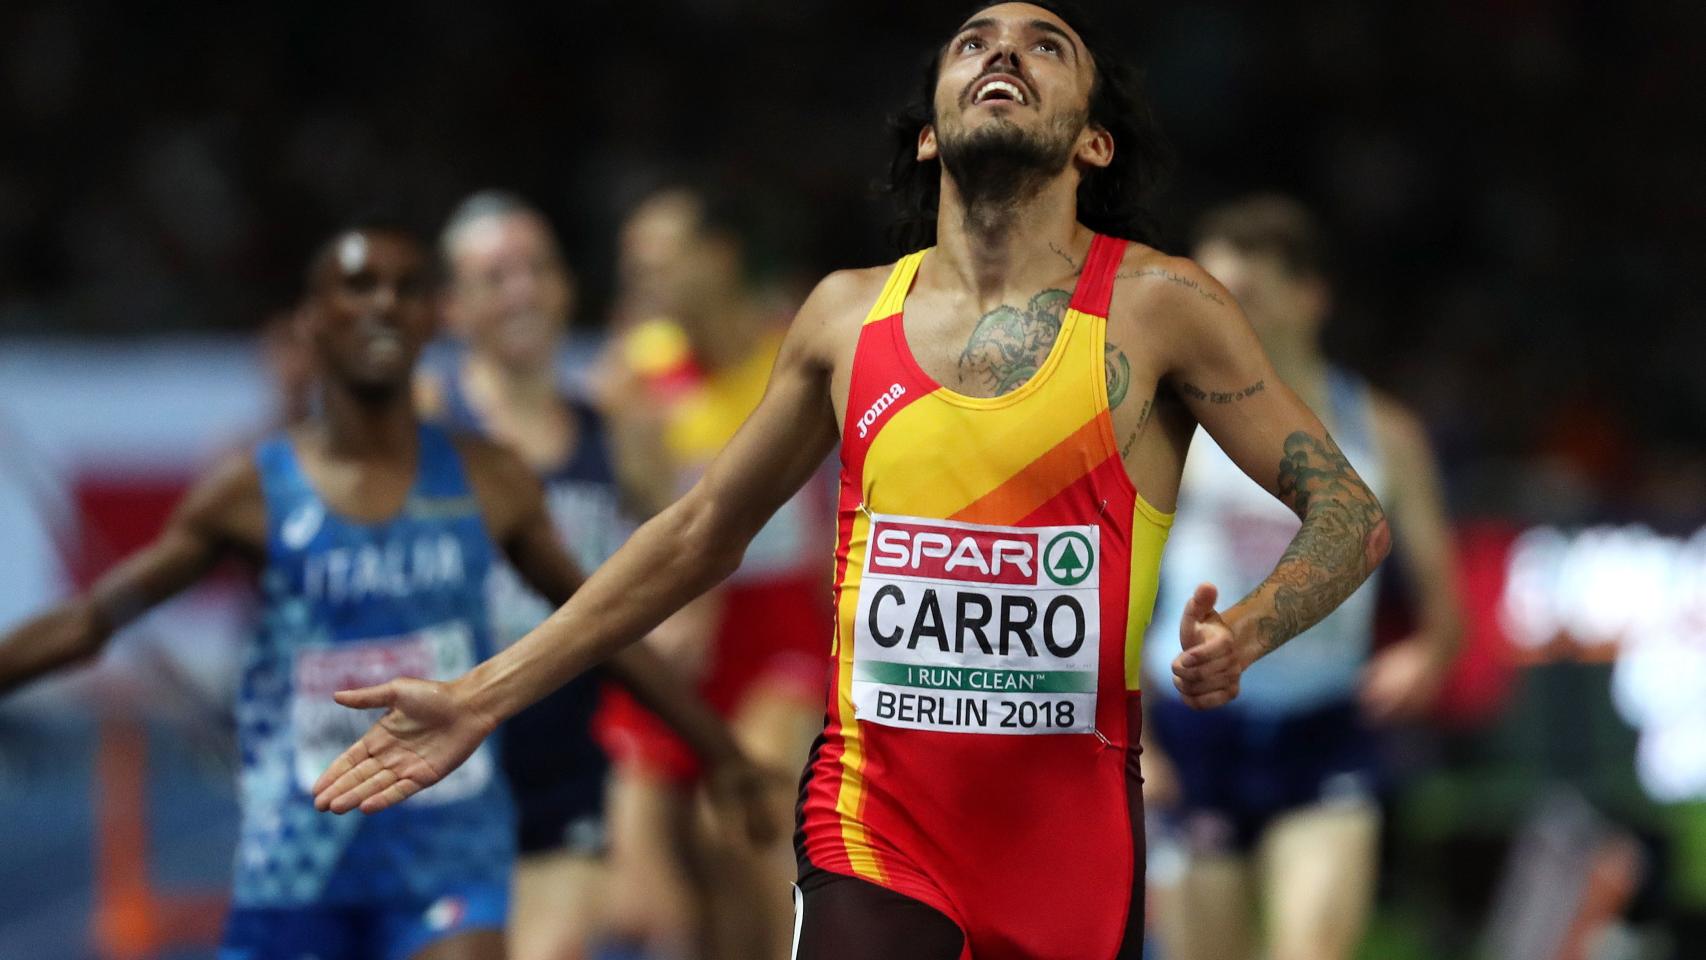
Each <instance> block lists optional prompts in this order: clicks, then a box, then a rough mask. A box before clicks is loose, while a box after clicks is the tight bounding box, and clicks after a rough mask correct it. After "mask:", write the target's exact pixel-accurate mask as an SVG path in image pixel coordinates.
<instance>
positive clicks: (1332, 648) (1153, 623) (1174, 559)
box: [1143, 369, 1385, 716]
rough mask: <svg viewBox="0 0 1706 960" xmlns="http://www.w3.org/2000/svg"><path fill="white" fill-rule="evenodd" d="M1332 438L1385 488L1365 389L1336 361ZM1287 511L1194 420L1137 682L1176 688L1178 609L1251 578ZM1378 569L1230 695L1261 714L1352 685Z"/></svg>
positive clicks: (1278, 543) (1228, 600) (1277, 537)
mask: <svg viewBox="0 0 1706 960" xmlns="http://www.w3.org/2000/svg"><path fill="white" fill-rule="evenodd" d="M1327 385H1328V409H1327V410H1325V411H1322V414H1323V419H1324V420H1325V421H1326V423H1327V428H1328V429H1329V430H1330V431H1331V432H1332V434H1333V439H1334V440H1335V441H1337V442H1338V444H1339V448H1340V449H1341V450H1343V451H1344V453H1345V457H1346V458H1347V459H1349V460H1350V462H1351V464H1352V465H1353V466H1354V467H1356V470H1357V473H1358V474H1360V475H1361V476H1362V479H1363V482H1364V483H1367V484H1368V486H1369V489H1371V490H1373V491H1374V493H1375V496H1377V497H1381V498H1383V499H1384V497H1385V489H1384V487H1385V482H1384V481H1385V470H1384V464H1383V463H1382V462H1381V456H1380V450H1379V445H1378V441H1377V439H1376V437H1375V433H1374V424H1373V415H1372V411H1371V409H1370V407H1371V404H1370V401H1369V389H1368V386H1367V384H1366V383H1364V382H1363V381H1362V380H1361V379H1360V378H1358V377H1356V376H1354V375H1351V374H1349V373H1346V372H1344V371H1341V370H1338V369H1329V371H1328V375H1327ZM1299 525H1300V524H1299V521H1298V519H1297V515H1296V514H1294V513H1292V512H1291V510H1290V508H1288V507H1286V506H1285V504H1283V503H1281V502H1279V501H1278V500H1276V499H1275V498H1274V497H1273V496H1272V495H1270V494H1269V493H1268V492H1267V491H1266V490H1264V489H1262V488H1261V487H1260V486H1258V485H1257V484H1256V483H1255V482H1253V481H1252V480H1251V479H1250V478H1249V477H1247V476H1245V475H1244V472H1243V471H1242V470H1239V469H1238V466H1237V464H1235V463H1233V462H1232V460H1231V458H1229V457H1227V455H1226V454H1225V453H1224V452H1222V450H1221V449H1220V446H1219V445H1218V444H1216V443H1215V442H1214V440H1213V439H1212V438H1210V437H1209V436H1208V435H1207V434H1206V433H1204V432H1203V431H1202V430H1201V429H1198V431H1197V434H1196V436H1195V437H1193V438H1192V441H1191V448H1190V453H1189V454H1188V455H1187V456H1186V458H1185V471H1184V477H1183V479H1182V481H1181V484H1180V488H1179V509H1178V514H1177V515H1176V517H1175V518H1174V520H1173V535H1172V537H1171V538H1170V539H1169V540H1168V542H1167V551H1166V554H1165V555H1164V557H1163V558H1162V561H1161V588H1160V592H1159V595H1158V597H1157V599H1156V603H1155V616H1154V618H1153V619H1151V620H1150V628H1149V634H1148V636H1147V638H1146V639H1145V642H1144V645H1143V648H1144V666H1145V668H1146V670H1147V671H1148V674H1149V676H1150V677H1151V678H1152V682H1151V683H1146V684H1145V686H1144V690H1145V691H1150V690H1154V691H1159V692H1160V694H1161V695H1162V696H1174V697H1176V696H1178V691H1177V689H1176V688H1175V687H1174V686H1173V684H1172V675H1173V667H1172V664H1173V659H1174V658H1175V657H1177V656H1178V655H1179V618H1180V616H1181V615H1182V614H1183V612H1184V608H1185V604H1186V602H1188V601H1189V600H1190V597H1191V594H1192V593H1193V592H1194V591H1195V590H1196V588H1197V585H1198V584H1200V583H1205V582H1206V583H1212V584H1214V585H1215V586H1216V587H1218V588H1220V597H1221V608H1222V609H1225V607H1226V606H1229V605H1231V604H1232V603H1234V602H1236V601H1237V600H1239V599H1240V598H1242V597H1244V596H1245V595H1246V594H1248V593H1249V592H1250V591H1251V590H1253V589H1255V588H1256V585H1257V584H1259V583H1261V582H1262V580H1264V579H1265V578H1266V577H1267V576H1268V574H1269V573H1271V572H1273V568H1274V565H1275V564H1276V563H1278V562H1279V558H1280V555H1281V554H1283V553H1284V552H1285V549H1286V546H1287V545H1288V544H1290V543H1291V539H1292V537H1293V536H1295V535H1296V533H1297V529H1298V527H1299ZM1378 576H1379V574H1378V573H1376V574H1375V576H1371V577H1369V579H1368V581H1367V582H1366V583H1364V584H1363V585H1362V586H1361V587H1359V588H1358V589H1357V591H1356V592H1355V593H1353V594H1351V596H1350V598H1349V599H1347V600H1346V601H1345V602H1344V603H1343V604H1342V605H1340V606H1339V608H1338V609H1337V610H1334V611H1333V612H1332V613H1331V614H1329V615H1328V616H1327V618H1326V619H1324V620H1322V621H1321V622H1320V623H1318V624H1316V625H1315V626H1313V627H1311V628H1309V629H1308V630H1306V631H1304V632H1303V633H1301V634H1299V635H1298V636H1297V637H1295V638H1293V639H1292V640H1291V641H1290V642H1288V643H1286V644H1285V645H1284V646H1282V647H1280V648H1279V649H1278V650H1275V651H1274V652H1273V653H1270V654H1268V655H1267V656H1265V657H1263V658H1262V659H1260V660H1258V661H1256V663H1254V664H1253V665H1251V667H1250V669H1249V670H1247V671H1245V673H1244V676H1243V677H1242V679H1241V680H1240V682H1239V693H1238V698H1237V700H1235V701H1234V704H1235V705H1236V706H1238V707H1239V708H1241V709H1243V710H1245V711H1248V712H1251V713H1257V714H1263V715H1267V716H1275V715H1291V714H1296V713H1301V712H1305V711H1309V710H1313V709H1316V708H1319V707H1324V706H1328V705H1330V704H1334V703H1341V702H1343V701H1345V700H1347V699H1350V698H1352V697H1354V696H1355V695H1356V689H1357V684H1358V678H1359V677H1360V675H1361V673H1362V668H1363V665H1364V664H1365V663H1367V661H1368V656H1369V651H1370V649H1371V647H1372V644H1373V639H1374V617H1375V601H1376V597H1377V591H1378V585H1377V582H1376V581H1377V579H1378Z"/></svg>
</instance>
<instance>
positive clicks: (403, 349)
mask: <svg viewBox="0 0 1706 960" xmlns="http://www.w3.org/2000/svg"><path fill="white" fill-rule="evenodd" d="M306 319H307V323H308V330H309V335H310V339H311V340H312V342H313V344H314V347H315V350H316V352H317V353H318V354H319V357H320V360H321V363H322V365H323V368H324V370H325V372H326V374H327V375H328V376H329V377H331V378H332V379H333V380H334V381H339V382H342V383H343V384H344V385H346V386H350V387H355V388H357V389H366V390H379V391H384V390H393V389H402V388H404V387H406V386H407V385H408V383H409V376H410V373H411V372H412V371H413V369H414V366H415V358H416V357H417V356H418V355H419V354H420V350H421V345H422V344H424V343H425V342H426V339H427V337H429V336H430V335H431V333H432V310H431V304H430V302H429V299H428V284H427V271H426V256H425V254H424V253H423V252H422V250H421V247H420V244H419V243H417V242H416V241H415V240H414V239H413V238H411V237H409V236H407V235H405V234H398V233H392V232H389V231H379V230H373V231H355V232H352V233H349V234H347V235H345V236H343V237H340V238H339V239H338V240H337V241H336V243H335V244H334V245H333V247H332V252H331V254H330V255H329V256H327V257H326V258H325V259H324V261H322V262H321V263H320V265H319V267H318V270H317V272H316V277H315V283H314V289H313V290H312V292H311V294H310V300H309V309H308V311H307V318H306Z"/></svg>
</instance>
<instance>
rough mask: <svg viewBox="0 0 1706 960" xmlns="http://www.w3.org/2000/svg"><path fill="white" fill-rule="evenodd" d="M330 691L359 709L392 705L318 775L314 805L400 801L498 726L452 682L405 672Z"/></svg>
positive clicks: (338, 808)
mask: <svg viewBox="0 0 1706 960" xmlns="http://www.w3.org/2000/svg"><path fill="white" fill-rule="evenodd" d="M333 698H334V699H335V700H337V701H338V702H339V703H341V704H343V705H344V706H346V707H351V708H353V709H357V710H370V709H374V708H377V707H385V708H387V709H386V712H385V715H384V716H383V717H380V718H379V722H378V723H376V724H374V725H373V727H372V729H370V730H368V731H367V733H366V734H364V735H363V736H362V738H361V739H360V740H357V741H356V742H355V744H354V745H353V746H351V747H350V748H349V749H348V750H345V751H344V753H343V755H342V756H340V757H338V759H336V760H334V761H332V765H331V766H330V767H327V768H326V772H325V773H323V774H321V775H320V779H319V780H318V781H316V782H315V784H314V806H315V807H317V808H319V809H321V810H330V811H331V812H333V813H347V812H349V811H350V810H354V809H356V808H357V807H360V808H361V812H362V813H377V812H379V811H380V810H383V809H385V808H386V807H390V806H395V805H396V804H399V803H402V802H403V801H404V800H407V799H409V798H410V797H412V796H414V795H415V794H417V793H419V792H421V791H422V790H425V789H426V788H427V787H430V786H432V785H433V784H435V783H437V782H438V781H440V780H442V779H444V778H445V777H446V776H449V774H450V771H452V770H455V769H456V768H457V767H458V766H461V764H462V762H463V761H464V760H467V759H468V758H469V757H470V756H472V755H473V753H474V750H475V748H477V747H479V745H480V741H482V740H484V739H486V737H488V736H490V735H491V733H492V730H493V729H495V727H496V725H495V724H494V723H492V722H490V721H488V720H486V719H485V718H484V717H482V716H480V715H479V714H478V713H477V712H475V711H473V710H471V709H469V707H468V706H467V705H466V704H464V703H463V702H462V701H461V700H460V698H458V697H457V696H456V690H455V686H454V683H453V682H452V683H439V682H436V681H432V680H417V679H414V678H412V677H403V678H399V679H397V680H392V681H391V682H389V683H382V684H380V685H378V686H376V687H363V688H361V689H359V690H344V691H342V692H340V693H337V694H334V695H333Z"/></svg>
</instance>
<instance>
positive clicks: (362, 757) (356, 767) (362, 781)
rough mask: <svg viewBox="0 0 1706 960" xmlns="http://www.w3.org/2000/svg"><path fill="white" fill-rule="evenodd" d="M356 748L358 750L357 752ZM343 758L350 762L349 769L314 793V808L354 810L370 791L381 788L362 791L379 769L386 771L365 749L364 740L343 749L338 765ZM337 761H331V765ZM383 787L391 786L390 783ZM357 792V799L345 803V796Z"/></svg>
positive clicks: (336, 810)
mask: <svg viewBox="0 0 1706 960" xmlns="http://www.w3.org/2000/svg"><path fill="white" fill-rule="evenodd" d="M358 750H359V751H361V753H359V754H358V753H357V751H358ZM352 754H354V755H355V756H352ZM346 759H347V760H350V761H351V762H350V763H349V764H348V768H347V769H346V770H344V772H343V773H341V774H339V775H338V776H337V778H335V779H334V780H333V781H332V782H331V784H330V785H328V786H326V787H325V788H324V789H321V790H317V791H315V792H314V806H315V807H317V808H319V809H321V810H330V811H331V812H333V813H344V812H346V811H348V810H351V809H353V808H354V807H355V805H356V804H357V803H360V802H361V801H362V800H363V799H366V797H367V796H368V795H369V794H371V793H372V792H375V791H376V790H378V789H382V788H378V787H376V788H374V790H370V791H368V792H366V793H362V792H361V791H362V788H363V787H364V786H365V785H366V784H367V783H368V782H369V781H371V780H373V779H374V778H376V777H378V776H379V775H380V773H381V772H388V771H385V765H384V764H382V763H380V762H379V760H378V758H377V757H374V756H372V755H371V754H368V753H367V752H366V743H365V741H363V742H359V743H357V744H356V745H355V746H353V747H351V748H349V749H348V750H346V751H344V755H343V756H342V757H339V758H338V764H341V763H343V762H344V761H345V760H346ZM338 764H333V766H337V765H338ZM327 772H328V773H330V772H331V771H330V770H328V771H327ZM384 786H390V782H387V783H386V784H384ZM357 794H359V795H358V796H356V799H354V800H349V801H348V802H346V800H347V798H349V797H351V796H352V795H357Z"/></svg>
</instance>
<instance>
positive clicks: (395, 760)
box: [315, 281, 839, 812]
mask: <svg viewBox="0 0 1706 960" xmlns="http://www.w3.org/2000/svg"><path fill="white" fill-rule="evenodd" d="M831 286H832V283H831V282H830V281H826V282H825V283H824V284H820V285H819V287H818V290H817V291H814V293H813V295H812V297H811V298H809V299H808V300H807V301H806V304H805V306H804V307H802V308H801V310H800V314H799V316H798V317H797V318H796V319H795V321H794V326H793V329H792V330H790V331H789V334H788V337H787V339H786V340H785V341H784V343H783V345H782V350H781V353H780V355H779V356H778V358H777V361H776V367H775V369H774V370H773V371H772V372H771V377H770V384H769V386H768V387H767V389H766V391H765V394H764V399H763V400H762V401H761V402H760V403H759V405H758V408H757V409H756V410H754V411H753V413H752V416H751V417H749V418H748V419H747V421H746V423H745V424H744V425H743V426H742V427H741V429H740V430H739V432H737V433H736V434H735V436H734V439H733V440H731V441H730V442H729V445H728V446H727V447H726V448H724V450H723V452H722V453H721V454H720V455H719V456H718V457H717V459H716V460H715V461H714V462H713V463H712V464H711V466H710V468H709V469H708V470H707V471H706V473H705V476H704V477H703V478H702V479H701V480H700V481H699V483H697V484H696V485H695V486H694V487H693V489H692V490H690V491H689V492H688V493H687V494H686V495H685V496H684V497H682V499H680V500H678V501H676V502H675V503H674V504H672V505H671V506H669V507H668V508H666V509H665V510H663V511H662V512H661V513H659V514H658V515H657V516H656V517H653V518H652V519H651V520H650V521H648V522H647V523H646V524H644V525H643V526H641V527H640V529H639V530H638V531H637V532H636V533H635V534H634V536H633V537H632V538H630V539H629V540H628V542H627V543H626V544H624V545H623V546H622V548H621V549H620V550H618V551H617V552H616V554H615V555H614V556H613V557H611V558H610V560H609V561H607V562H606V563H605V564H604V565H603V566H602V567H600V568H599V569H598V571H597V572H595V573H594V574H593V575H592V576H591V578H589V579H588V580H587V581H586V583H585V584H584V585H582V586H581V587H580V589H579V590H577V591H575V593H574V596H573V597H571V598H570V599H569V601H568V602H567V603H565V604H564V605H563V606H562V607H561V608H560V609H559V610H557V612H556V613H554V614H552V615H551V616H550V617H549V618H548V619H546V621H545V622H544V623H542V624H540V625H539V627H538V628H536V629H535V630H533V631H532V632H531V633H529V634H528V635H527V636H525V637H523V638H521V639H520V640H518V641H516V642H515V643H514V644H512V645H511V646H510V647H509V649H507V650H505V651H504V652H503V653H501V654H499V655H497V656H496V657H493V658H492V659H490V660H487V661H486V662H485V663H482V664H481V665H480V666H478V667H476V668H475V669H474V670H472V671H470V672H469V673H468V674H467V675H465V676H464V677H462V678H460V679H458V680H456V681H453V682H452V683H450V684H448V685H446V687H445V697H446V698H447V699H446V701H445V703H446V706H445V711H446V712H444V713H443V714H442V716H444V717H447V718H449V717H454V718H456V719H455V724H454V726H455V728H456V735H455V736H454V737H450V738H447V739H443V740H441V739H440V738H437V737H435V736H433V735H432V733H431V731H430V730H429V731H427V732H426V733H415V734H412V736H413V737H414V740H415V744H414V745H407V744H405V745H402V746H399V747H397V748H395V749H392V748H390V747H386V748H385V749H379V750H375V749H374V748H373V745H372V744H367V743H366V742H365V741H364V742H363V743H357V744H356V745H355V746H353V747H351V749H350V751H349V752H347V753H346V754H345V755H344V756H343V757H341V758H339V760H338V761H336V762H335V763H334V764H333V765H332V766H331V768H329V769H328V770H327V771H326V774H325V775H324V776H323V777H322V778H321V780H320V783H319V784H318V785H317V786H316V790H315V794H316V802H317V803H318V804H319V805H320V806H321V808H322V809H331V810H338V811H343V810H349V809H352V808H354V807H356V806H358V805H359V806H360V807H361V808H362V809H363V810H364V811H368V812H371V811H374V810H378V809H382V808H383V807H385V806H389V805H390V804H391V803H394V802H396V801H397V800H400V799H403V798H404V797H406V796H407V795H408V794H410V793H412V792H414V791H416V790H419V789H422V788H424V787H426V786H428V785H430V784H431V783H433V782H436V781H437V779H439V778H440V777H442V776H443V775H444V774H446V773H448V772H449V770H450V769H451V768H453V767H454V766H455V764H457V763H460V762H462V760H464V759H466V757H467V755H468V753H471V752H472V750H473V748H474V746H475V745H477V744H478V737H476V738H475V739H474V740H473V741H472V742H468V739H467V738H468V736H469V735H471V734H473V733H476V732H479V731H482V730H483V731H485V732H489V731H490V730H491V729H493V728H495V726H496V725H497V724H498V723H500V722H502V721H503V720H505V719H507V718H508V717H510V716H512V715H514V714H515V713H516V712H517V711H519V710H521V709H522V708H523V707H525V706H527V705H528V704H530V703H533V702H534V701H536V700H538V699H539V698H540V697H543V696H544V695H545V694H546V693H549V692H550V691H551V690H554V689H556V688H557V687H559V686H561V685H562V684H564V683H566V682H568V680H570V679H571V678H573V677H575V676H576V675H578V674H580V673H582V672H584V671H585V670H587V669H588V668H589V667H591V666H593V665H594V664H596V663H600V662H602V661H605V660H607V659H609V658H610V657H612V656H613V655H614V654H616V653H617V652H618V651H620V650H622V649H623V648H624V647H626V646H627V645H628V644H631V643H633V642H634V641H636V640H638V639H639V638H640V637H642V636H643V635H645V634H646V633H647V632H648V631H650V630H651V629H652V628H654V627H656V626H657V625H658V624H659V623H661V622H662V621H663V620H664V619H665V618H666V617H668V616H669V615H670V614H672V613H674V612H675V611H677V610H679V609H680V608H681V607H683V606H685V605H686V604H687V602H688V601H690V600H692V599H693V598H694V597H695V596H698V595H699V594H700V593H702V592H704V591H705V590H707V589H709V588H710V587H712V586H713V585H715V584H716V583H718V582H719V581H721V580H722V579H723V578H724V577H726V576H728V575H729V574H730V573H732V572H733V571H734V569H735V568H736V567H737V566H738V565H739V563H740V559H741V556H742V555H743V554H744V553H745V551H746V546H747V544H748V543H749V542H750V541H751V540H752V538H753V536H754V535H756V534H757V532H758V530H759V528H760V527H762V526H763V524H764V522H765V521H766V520H767V519H768V518H769V517H770V516H771V514H773V513H774V512H775V511H776V510H777V509H778V508H780V507H781V505H782V504H783V503H785V502H786V501H787V499H788V498H789V497H790V496H792V495H793V494H794V492H795V491H797V490H798V489H799V487H800V486H801V485H802V484H803V483H805V481H806V480H807V479H808V478H809V477H810V476H811V474H812V472H813V471H814V470H815V469H816V468H817V467H818V465H819V464H821V463H822V462H823V460H824V458H825V457H827V456H828V455H829V452H830V450H831V449H832V448H833V446H834V443H835V438H836V425H835V417H834V414H833V412H832V406H831V402H830V394H829V374H830V360H829V357H830V351H829V350H828V349H827V348H826V345H825V339H826V334H825V327H826V326H827V325H828V324H829V323H830V322H832V321H833V319H834V317H835V316H837V315H838V313H839V311H838V310H837V307H838V306H839V304H838V302H837V301H838V299H839V298H838V297H836V296H835V293H834V291H833V290H831V291H829V292H827V293H826V291H825V288H826V287H831ZM618 669H620V667H619V668H618ZM339 702H343V703H347V704H350V705H358V704H356V703H354V702H352V701H351V700H347V699H345V697H344V695H340V696H339ZM359 705H364V706H365V705H373V704H368V703H365V702H364V703H362V704H359ZM480 735H481V736H483V735H484V733H481V734H480ZM372 736H373V734H369V737H372ZM423 751H424V752H423ZM447 764H448V765H447Z"/></svg>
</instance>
